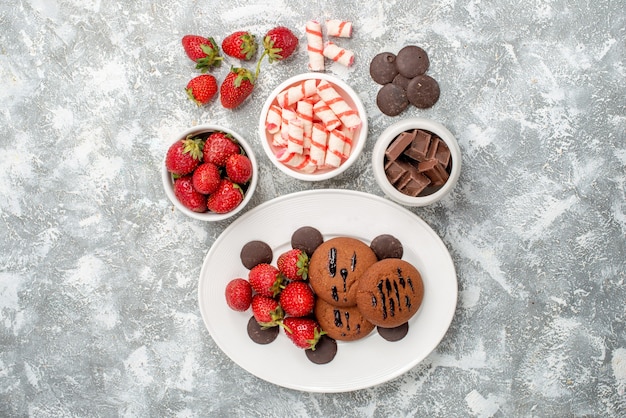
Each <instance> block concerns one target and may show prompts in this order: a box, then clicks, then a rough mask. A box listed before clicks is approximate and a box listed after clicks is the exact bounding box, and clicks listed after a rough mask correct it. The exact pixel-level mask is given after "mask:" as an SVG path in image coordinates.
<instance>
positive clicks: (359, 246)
mask: <svg viewBox="0 0 626 418" xmlns="http://www.w3.org/2000/svg"><path fill="white" fill-rule="evenodd" d="M376 261H378V258H377V257H376V254H375V253H374V251H372V249H371V248H370V247H369V246H368V245H367V244H365V243H363V242H362V241H360V240H358V239H355V238H350V237H336V238H332V239H329V240H328V241H325V242H324V243H323V244H322V245H320V246H319V247H317V249H316V250H315V252H314V253H313V255H312V256H311V259H310V260H309V284H310V285H311V287H312V288H313V291H314V292H315V294H316V295H317V297H318V298H321V299H323V300H325V301H326V302H328V303H330V304H331V305H335V306H340V307H346V306H353V305H355V304H356V291H357V285H358V281H359V278H360V277H361V275H362V274H363V273H364V272H365V271H366V270H367V269H368V268H369V267H370V266H371V265H372V264H374V263H375V262H376Z"/></svg>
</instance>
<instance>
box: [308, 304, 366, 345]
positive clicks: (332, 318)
mask: <svg viewBox="0 0 626 418" xmlns="http://www.w3.org/2000/svg"><path fill="white" fill-rule="evenodd" d="M314 312H315V317H316V318H317V322H319V324H320V327H321V328H322V330H323V331H325V332H326V334H327V335H328V336H329V337H331V338H334V339H335V340H339V341H355V340H360V339H361V338H363V337H365V336H367V335H368V334H369V333H370V332H372V330H373V329H374V324H372V323H371V322H369V321H368V320H367V319H365V318H363V315H362V314H361V312H359V309H358V308H357V307H356V306H348V307H344V308H342V307H339V306H333V305H331V304H330V303H328V302H326V301H324V300H323V299H320V298H318V299H317V300H316V301H315V308H314Z"/></svg>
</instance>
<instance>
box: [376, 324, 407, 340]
mask: <svg viewBox="0 0 626 418" xmlns="http://www.w3.org/2000/svg"><path fill="white" fill-rule="evenodd" d="M376 329H377V330H378V334H380V336H381V337H383V338H384V339H385V340H387V341H400V340H401V339H403V338H404V337H405V336H406V334H408V332H409V323H408V322H405V323H404V324H402V325H398V326H397V327H394V328H383V327H376Z"/></svg>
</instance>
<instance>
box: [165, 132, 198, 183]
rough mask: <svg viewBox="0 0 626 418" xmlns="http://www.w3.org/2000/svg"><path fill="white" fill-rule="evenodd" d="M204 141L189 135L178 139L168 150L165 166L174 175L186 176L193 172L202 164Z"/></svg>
mask: <svg viewBox="0 0 626 418" xmlns="http://www.w3.org/2000/svg"><path fill="white" fill-rule="evenodd" d="M203 147H204V141H203V140H202V139H200V138H193V137H191V136H188V137H187V138H185V139H181V140H180V141H176V142H175V143H173V144H172V145H171V146H170V148H169V149H168V150H167V154H166V156H165V167H166V168H167V171H169V172H170V173H172V174H173V175H174V176H184V175H186V174H189V173H191V172H192V171H193V170H195V168H196V167H197V166H198V165H199V164H200V160H201V159H202V149H203Z"/></svg>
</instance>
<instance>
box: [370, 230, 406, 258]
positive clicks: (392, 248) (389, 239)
mask: <svg viewBox="0 0 626 418" xmlns="http://www.w3.org/2000/svg"><path fill="white" fill-rule="evenodd" d="M370 248H371V249H372V251H374V253H375V254H376V257H378V259H379V260H382V259H385V258H402V254H403V253H404V249H403V247H402V243H401V242H400V240H398V239H397V238H396V237H394V236H393V235H389V234H382V235H379V236H377V237H376V238H374V239H373V240H372V243H371V244H370Z"/></svg>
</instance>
